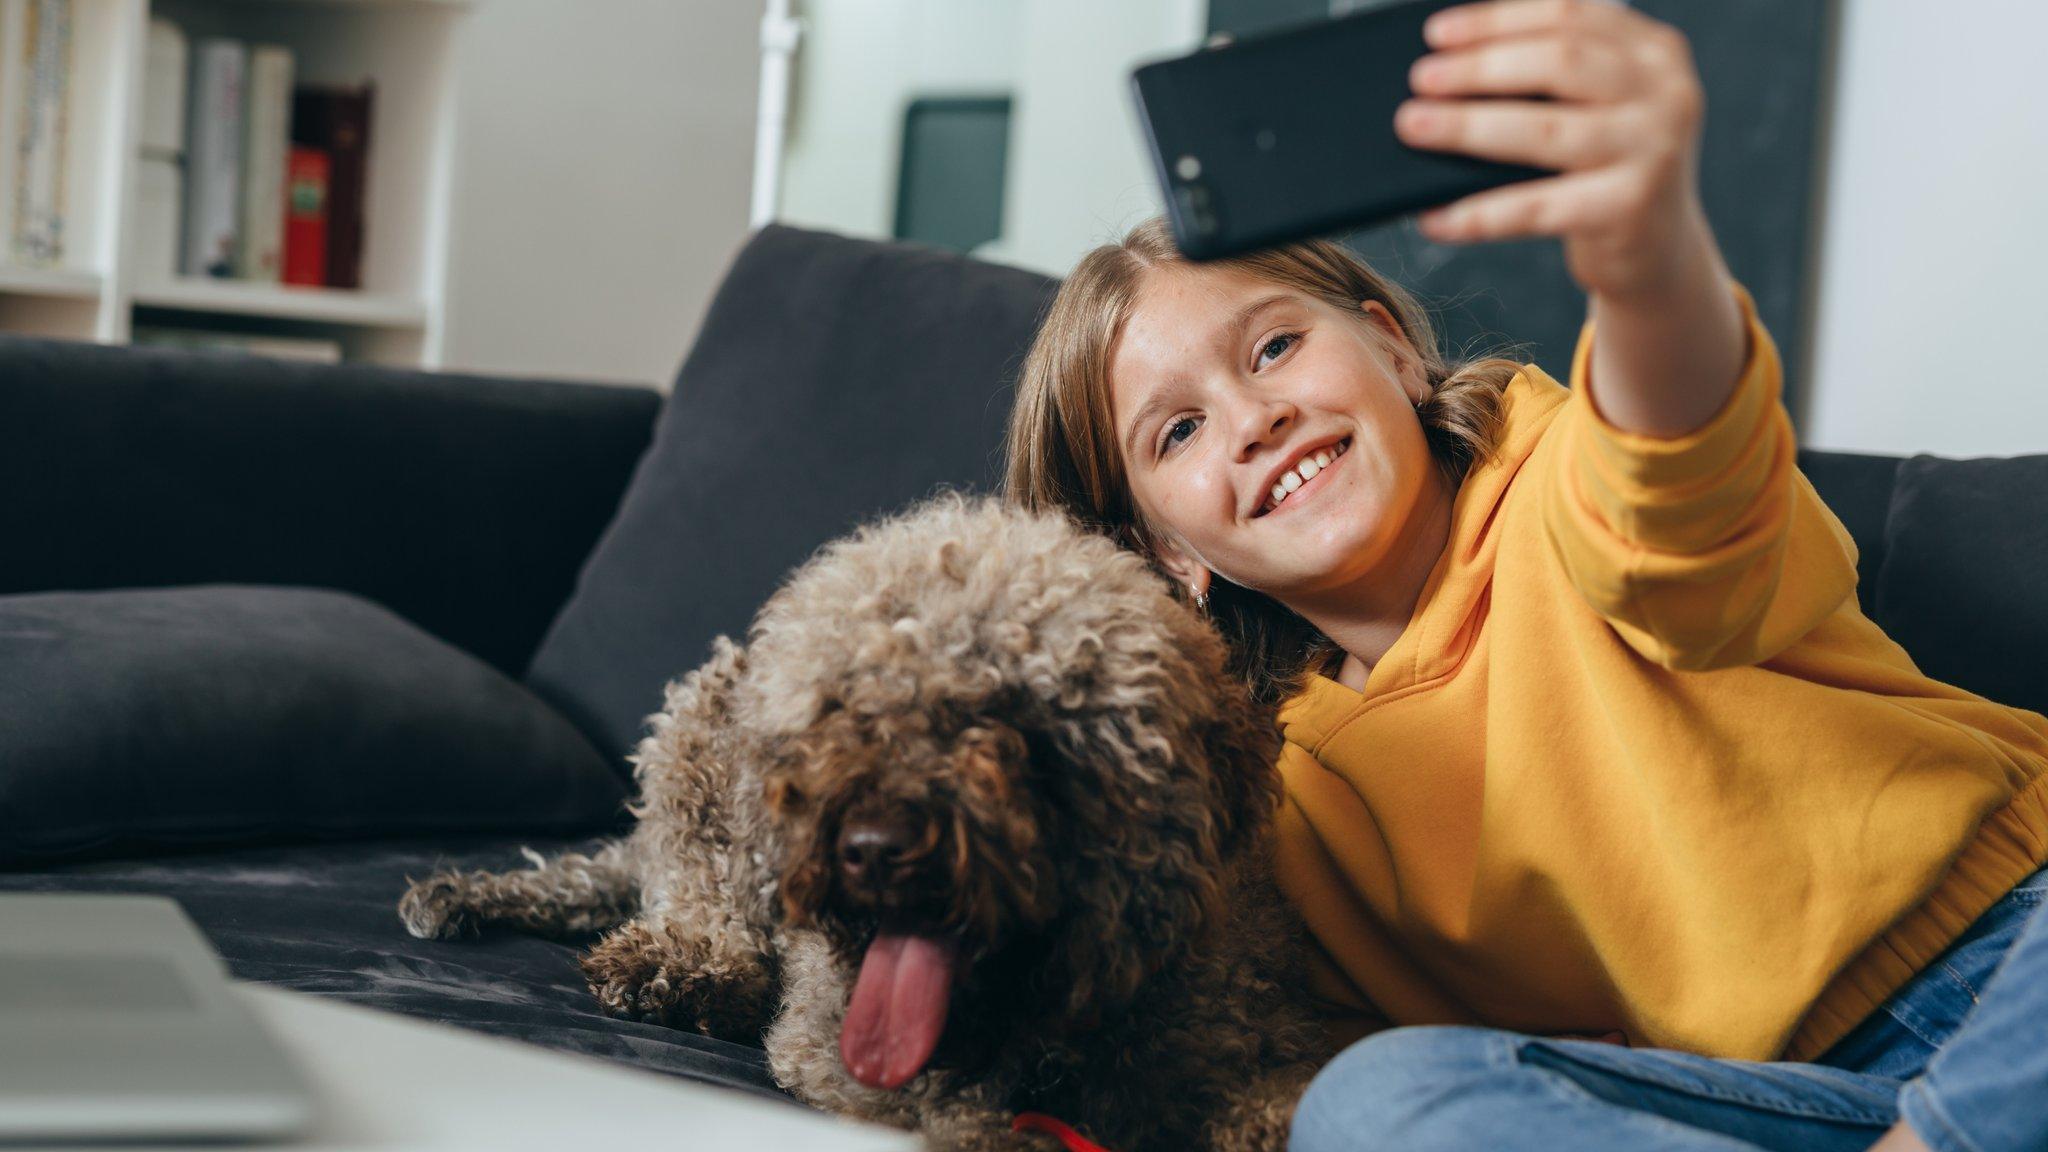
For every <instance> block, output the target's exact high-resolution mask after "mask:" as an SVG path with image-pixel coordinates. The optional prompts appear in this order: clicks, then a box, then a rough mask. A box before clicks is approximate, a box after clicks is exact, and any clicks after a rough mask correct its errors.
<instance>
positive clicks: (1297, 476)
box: [1263, 444, 1349, 512]
mask: <svg viewBox="0 0 2048 1152" xmlns="http://www.w3.org/2000/svg"><path fill="white" fill-rule="evenodd" d="M1348 447H1349V445H1347V444H1338V445H1336V446H1335V447H1331V448H1320V449H1317V450H1316V451H1314V452H1311V453H1310V454H1308V455H1307V456H1303V457H1302V458H1301V459H1300V460H1298V461H1296V462H1295V465H1294V468H1293V469H1292V470H1291V471H1288V472H1283V473H1281V474H1280V481H1279V483H1277V484H1275V485H1273V493H1272V497H1273V498H1272V500H1271V501H1270V502H1269V503H1268V505H1267V506H1266V507H1265V509H1263V511H1266V512H1270V511H1272V510H1273V509H1274V508H1277V507H1279V505H1280V502H1281V501H1282V500H1285V499H1287V497H1288V494H1289V493H1291V492H1293V491H1294V490H1295V489H1297V488H1299V487H1301V486H1302V485H1303V484H1306V483H1308V482H1309V481H1311V480H1313V479H1315V478H1316V473H1318V472H1321V471H1322V470H1323V469H1325V468H1328V467H1329V466H1330V461H1332V460H1335V459H1336V458H1337V457H1339V456H1342V455H1343V454H1344V451H1345V449H1346V448H1348Z"/></svg>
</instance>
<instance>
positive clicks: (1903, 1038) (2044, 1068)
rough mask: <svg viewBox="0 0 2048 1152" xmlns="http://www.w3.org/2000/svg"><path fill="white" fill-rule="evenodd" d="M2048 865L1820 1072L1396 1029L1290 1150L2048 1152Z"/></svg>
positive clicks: (1334, 1071) (1354, 1056) (1346, 1054)
mask: <svg viewBox="0 0 2048 1152" xmlns="http://www.w3.org/2000/svg"><path fill="white" fill-rule="evenodd" d="M2044 900H2048V869H2043V870H2042V871H2040V872H2036V873H2035V874H2034V875H2033V876H2031V877H2029V878H2027V879H2026V880H2023V881H2021V882H2020V884H2019V885H2018V886H2017V887H2015V888H2014V889H2013V890H2012V891H2011V892H2009V893H2007V894H2006V895H2005V897H2004V898H2002V899H2001V900H1999V902H1998V903H1997V904H1994V905H1992V907H1991V909H1990V910H1989V911H1987V912H1986V913H1985V914H1984V915H1983V916H1981V917H1979V918H1978V920H1977V922H1976V923H1975V924H1972V925H1971V926H1970V929H1969V931H1967V932H1965V933H1964V934H1963V936H1962V938H1961V939H1959V940H1957V941H1956V943H1955V944H1954V945H1952V946H1951V947H1950V948H1949V950H1948V951H1947V952H1944V953H1943V954H1942V955H1941V956H1940V957H1938V958H1937V959H1936V960H1935V961H1934V962H1933V963H1932V964H1929V965H1928V966H1927V968H1926V970H1925V971H1923V972H1921V973H1920V974H1919V975H1918V976H1915V977H1914V978H1913V980H1912V981H1911V982H1910V983H1908V984H1907V985H1906V986H1905V987H1904V988H1902V989H1900V990H1899V991H1898V993H1897V994H1896V995H1894V996H1893V997H1892V998H1891V999H1890V1000H1888V1001H1886V1002H1885V1003H1884V1005H1883V1006H1881V1007H1880V1008H1879V1009H1878V1010H1877V1011H1876V1012H1873V1013H1872V1014H1871V1015H1870V1017H1869V1018H1868V1019H1866V1020H1865V1021H1864V1022H1863V1023H1862V1024H1860V1025H1858V1026H1857V1028H1856V1030H1855V1031H1853V1032H1851V1033H1850V1034H1849V1035H1848V1036H1846V1037H1844V1038H1843V1040H1842V1041H1841V1043H1839V1044H1837V1045H1835V1046H1834V1047H1833V1048H1831V1049H1829V1050H1828V1052H1827V1053H1826V1054H1824V1055H1823V1056H1821V1057H1820V1059H1819V1060H1818V1061H1817V1062H1815V1063H1812V1064H1795V1063H1758V1062H1754V1061H1748V1060H1715V1059H1710V1058H1708V1057H1705V1056H1694V1055H1690V1054H1688V1053H1683V1052H1666V1051H1659V1050H1656V1049H1646V1048H1622V1047H1618V1046H1616V1045H1612V1044H1601V1043H1597V1042H1594V1041H1587V1040H1543V1039H1536V1038H1534V1037H1529V1036H1523V1035H1519V1034H1517V1033H1513V1032H1500V1031H1495V1030H1493V1029H1490V1028H1395V1029H1392V1030H1390V1031H1387V1032H1381V1033H1378V1034H1377V1035H1373V1036H1369V1037H1367V1038H1366V1039H1364V1040H1361V1041H1359V1042H1358V1043H1356V1044H1353V1045H1352V1046H1351V1047H1349V1048H1347V1049H1345V1050H1344V1051H1343V1052H1341V1053H1339V1054H1338V1056H1337V1058H1336V1059H1335V1060H1332V1061H1331V1062H1330V1063H1329V1064H1328V1065H1327V1066H1326V1067H1325V1068H1324V1069H1323V1070H1322V1071H1321V1072H1320V1073H1318V1074H1317V1075H1316V1078H1315V1079H1314V1080H1313V1081H1312V1082H1311V1083H1310V1084H1309V1086H1308V1091H1307V1093H1305V1094H1304V1095H1303V1097H1302V1100H1301V1103H1300V1105H1299V1106H1298V1107H1297V1108H1296V1110H1295V1113H1294V1129H1293V1134H1292V1136H1291V1137H1290V1138H1289V1140H1288V1145H1287V1146H1288V1149H1289V1152H1339V1150H1341V1152H1361V1150H1364V1149H1375V1148H1388V1149H1401V1150H1403V1152H1422V1150H1425V1149H1433V1148H1442V1149H1474V1150H1489V1152H1490V1150H1493V1149H1522V1148H1526V1149H1540V1150H1543V1152H1549V1150H1551V1149H1570V1150H1574V1152H1576V1150H1581V1149H1584V1150H1587V1152H1605V1150H1607V1149H1616V1150H1619V1149H1630V1150H1635V1149H1654V1148H1670V1149H1682V1150H1687V1152H1710V1150H1718V1152H1754V1150H1755V1149H1758V1148H1770V1149H1783V1150H1785V1152H1794V1150H1798V1152H1807V1150H1814V1152H1836V1150H1840V1152H1859V1150H1861V1149H1865V1148H1868V1147H1869V1146H1870V1145H1871V1144H1873V1143H1874V1142H1876V1140H1877V1139H1878V1137H1880V1136H1882V1135H1883V1134H1884V1131H1885V1129H1887V1128H1890V1127H1891V1126H1892V1125H1893V1124H1894V1123H1895V1122H1897V1121H1898V1120H1899V1119H1900V1118H1901V1117H1904V1118H1905V1120H1906V1122H1907V1123H1908V1124H1910V1125H1912V1128H1913V1131H1914V1132H1915V1133H1917V1134H1918V1135H1919V1137H1920V1138H1921V1139H1922V1140H1924V1141H1926V1143H1927V1145H1928V1147H1930V1148H1932V1149H1935V1152H2048V912H2041V911H2040V908H2041V905H2042V903H2043V901H2044Z"/></svg>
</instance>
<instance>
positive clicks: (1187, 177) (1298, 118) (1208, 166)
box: [1131, 0, 1554, 260]
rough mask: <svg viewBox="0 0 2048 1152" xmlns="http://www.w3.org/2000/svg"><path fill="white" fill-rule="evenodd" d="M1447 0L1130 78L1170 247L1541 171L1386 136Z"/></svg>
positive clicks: (1308, 228)
mask: <svg viewBox="0 0 2048 1152" xmlns="http://www.w3.org/2000/svg"><path fill="white" fill-rule="evenodd" d="M1457 2H1459V0H1407V2H1404V3H1397V4H1389V5H1386V6H1384V7H1378V8H1373V9H1370V10H1368V11H1364V12H1358V13H1353V14H1351V15H1348V16H1340V17H1337V18H1335V19H1331V20H1319V21H1316V22H1314V23H1310V24H1302V25H1296V26H1292V27H1288V28H1282V29H1278V30H1275V31H1271V32H1266V33H1263V34H1260V35H1257V36H1247V37H1245V38H1244V39H1242V40H1237V41H1234V42H1231V43H1227V44H1223V45H1221V46H1219V47H1215V48H1203V49H1201V50H1199V51H1196V52H1194V53H1191V54H1189V55H1186V56H1179V57H1175V58H1173V59H1170V60H1161V61H1157V62H1154V63H1150V64H1146V65H1143V66H1142V67H1139V68H1138V69H1137V70H1135V71H1134V72H1132V73H1131V91H1132V93H1133V95H1134V96H1135V97H1136V100H1137V105H1138V119H1139V121H1140V123H1142V124H1143V125H1144V129H1145V141H1146V144H1147V146H1148V147H1149V148H1150V149H1151V152H1152V163H1153V167H1154V171H1155V173H1156V174H1157V176H1158V178H1159V187H1160V191H1161V192H1162V193H1163V195H1164V198H1165V201H1166V214H1167V219H1168V220H1169V221H1170V222H1171V223H1172V225H1173V236H1174V240H1175V241H1176V242H1177V244H1178V245H1179V247H1180V250H1181V253H1182V254H1183V255H1185V256H1186V257H1188V258H1189V259H1190V260H1213V259H1216V258H1217V257H1220V256H1230V255H1235V254H1237V253H1239V252H1246V251H1250V250H1252V249H1256V248H1265V247H1270V246H1272V245H1275V244H1282V243H1285V242H1287V241H1290V240H1300V239H1304V238H1307V237H1311V236H1321V235H1325V234H1327V233H1330V232H1335V231H1338V230H1344V229H1351V228H1362V227H1366V226H1368V225H1371V224H1377V223H1380V222H1383V221H1386V220H1391V219H1394V218H1396V217H1398V216H1401V215H1403V214H1405V213H1408V212H1412V211H1415V210H1417V209H1420V208H1427V207H1430V206H1432V205H1436V204H1444V203H1448V202H1450V201H1452V200H1456V199H1457V198H1459V197H1461V196H1466V195H1469V194H1471V193H1473V192H1478V191H1482V190H1484V189H1487V188H1493V187H1496V186H1498V185H1501V184H1510V183H1513V182H1515V181H1517V180H1527V179H1530V178H1532V177H1536V176H1548V175H1554V172H1553V171H1552V170H1551V169H1546V168H1530V167H1524V166H1522V165H1519V164H1500V163H1495V162H1493V161H1490V160H1480V159H1476V158H1474V157H1469V156H1458V155H1453V154H1450V153H1445V152H1428V151H1423V150H1421V149H1418V148H1410V147H1409V146H1408V145H1406V144H1404V143H1402V142H1401V140H1400V138H1399V137H1397V136H1395V135H1394V109H1395V108H1397V107H1399V106H1400V104H1401V102H1402V101H1403V100H1406V99H1408V98H1409V97H1410V96H1412V95H1413V92H1412V91H1411V90H1410V89H1409V87H1408V69H1409V67H1410V66H1411V65H1412V64H1414V63H1415V61H1416V60H1417V59H1419V58H1421V57H1423V56H1425V55H1427V54H1428V53H1429V50H1430V49H1429V46H1428V45H1427V44H1426V43H1424V42H1423V39H1422V22H1423V21H1424V20H1425V19H1427V18H1428V17H1429V15H1430V13H1432V12H1435V11H1437V10H1438V9H1441V8H1449V7H1451V6H1452V5H1453V4H1454V3H1457Z"/></svg>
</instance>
